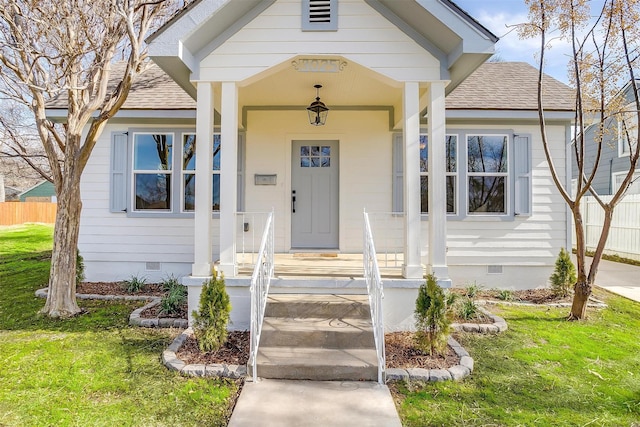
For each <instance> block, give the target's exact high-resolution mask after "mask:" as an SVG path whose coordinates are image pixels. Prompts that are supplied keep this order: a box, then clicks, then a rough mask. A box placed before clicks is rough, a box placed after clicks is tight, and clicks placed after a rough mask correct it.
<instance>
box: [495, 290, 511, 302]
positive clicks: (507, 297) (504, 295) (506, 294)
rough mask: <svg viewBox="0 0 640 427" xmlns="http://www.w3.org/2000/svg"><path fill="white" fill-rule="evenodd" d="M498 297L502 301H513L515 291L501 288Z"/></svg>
mask: <svg viewBox="0 0 640 427" xmlns="http://www.w3.org/2000/svg"><path fill="white" fill-rule="evenodd" d="M496 298H498V299H499V300H502V301H511V300H513V291H510V290H509V289H500V290H499V291H498V293H497V294H496Z"/></svg>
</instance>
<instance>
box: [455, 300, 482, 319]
mask: <svg viewBox="0 0 640 427" xmlns="http://www.w3.org/2000/svg"><path fill="white" fill-rule="evenodd" d="M477 315H478V306H477V305H476V302H475V301H474V300H473V299H471V298H468V297H466V298H464V299H463V300H462V303H461V304H460V306H459V307H458V316H459V317H460V318H461V319H464V320H472V319H475V318H476V316H477Z"/></svg>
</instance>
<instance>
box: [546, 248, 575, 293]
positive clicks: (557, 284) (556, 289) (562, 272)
mask: <svg viewBox="0 0 640 427" xmlns="http://www.w3.org/2000/svg"><path fill="white" fill-rule="evenodd" d="M576 280H577V277H576V267H575V266H574V265H573V262H571V256H570V255H569V252H567V251H565V250H564V248H561V249H560V253H559V254H558V258H557V259H556V267H555V270H554V271H553V274H552V275H551V277H549V281H550V282H551V290H552V291H553V293H554V294H556V295H557V296H559V297H566V296H568V295H569V294H570V293H571V289H573V286H574V285H575V283H576Z"/></svg>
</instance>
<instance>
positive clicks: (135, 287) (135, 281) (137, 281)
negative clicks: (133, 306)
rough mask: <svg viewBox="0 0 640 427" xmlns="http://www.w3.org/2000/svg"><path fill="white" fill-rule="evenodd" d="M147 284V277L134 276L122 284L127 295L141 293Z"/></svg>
mask: <svg viewBox="0 0 640 427" xmlns="http://www.w3.org/2000/svg"><path fill="white" fill-rule="evenodd" d="M146 283H147V278H146V277H138V276H136V275H135V274H134V275H133V276H131V278H130V279H129V280H125V281H124V282H122V287H123V288H124V290H125V291H126V292H127V293H129V294H134V293H136V292H140V291H141V290H142V288H144V285H145V284H146Z"/></svg>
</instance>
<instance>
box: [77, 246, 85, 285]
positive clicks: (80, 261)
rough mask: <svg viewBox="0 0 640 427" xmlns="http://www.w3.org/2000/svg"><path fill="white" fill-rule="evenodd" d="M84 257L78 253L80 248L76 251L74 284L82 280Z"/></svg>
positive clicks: (83, 276)
mask: <svg viewBox="0 0 640 427" xmlns="http://www.w3.org/2000/svg"><path fill="white" fill-rule="evenodd" d="M84 278H85V275H84V258H82V255H80V250H78V251H77V252H76V286H77V285H79V284H80V283H82V282H83V281H84Z"/></svg>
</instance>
